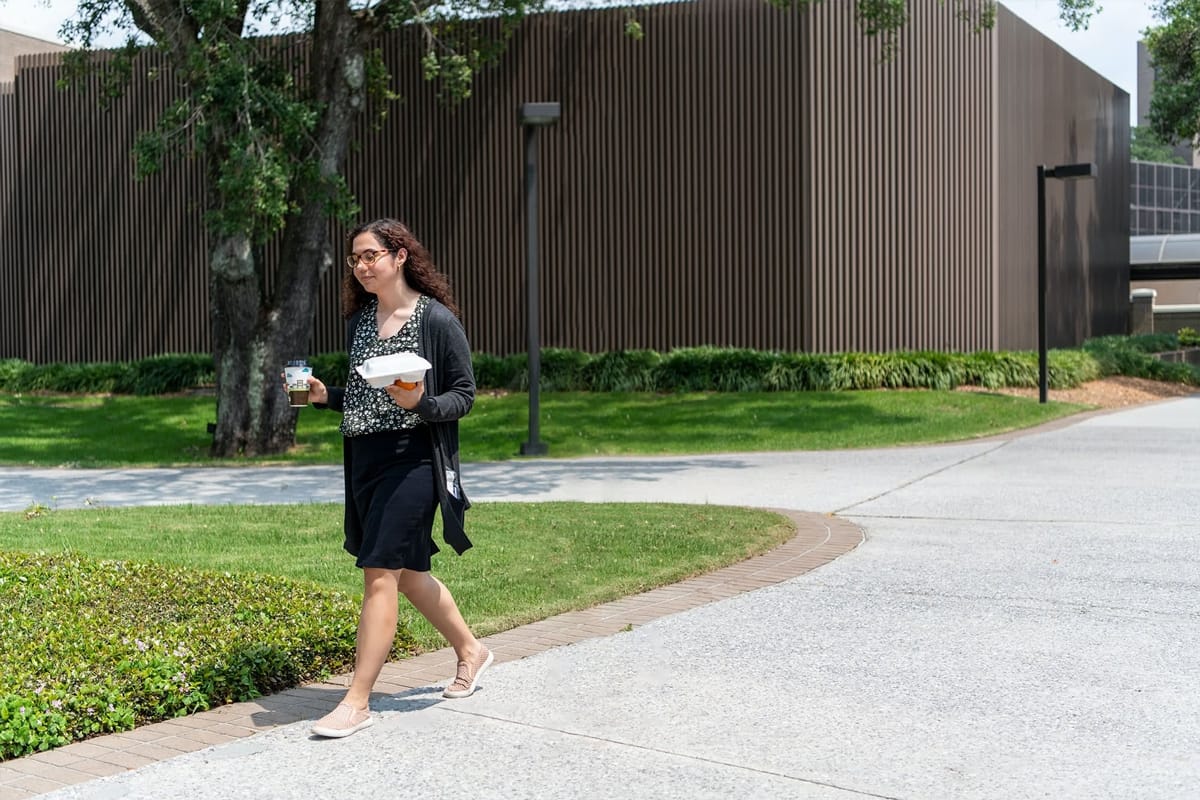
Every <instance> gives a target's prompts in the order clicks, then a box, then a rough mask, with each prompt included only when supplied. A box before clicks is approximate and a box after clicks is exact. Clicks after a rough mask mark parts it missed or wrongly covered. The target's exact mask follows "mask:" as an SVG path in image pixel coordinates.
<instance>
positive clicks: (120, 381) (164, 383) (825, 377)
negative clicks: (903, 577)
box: [0, 328, 1200, 394]
mask: <svg viewBox="0 0 1200 800" xmlns="http://www.w3.org/2000/svg"><path fill="white" fill-rule="evenodd" d="M1179 334H1180V335H1179V336H1178V337H1177V336H1175V335H1172V334H1151V335H1147V336H1105V337H1100V338H1097V339H1092V340H1089V341H1088V342H1086V343H1085V344H1084V346H1083V348H1082V349H1077V350H1052V351H1050V352H1049V354H1048V357H1049V365H1048V366H1049V379H1050V386H1051V387H1053V388H1055V389H1065V388H1070V387H1072V386H1078V385H1079V384H1080V383H1083V382H1085V381H1090V380H1095V379H1097V378H1101V377H1104V376H1107V375H1130V376H1133V377H1141V378H1150V379H1153V380H1162V381H1176V382H1186V383H1191V384H1193V385H1195V384H1197V380H1198V379H1197V375H1198V373H1197V369H1196V368H1195V367H1189V366H1188V365H1186V364H1169V363H1165V362H1163V361H1162V360H1160V359H1159V358H1157V357H1155V354H1157V353H1162V352H1167V351H1172V350H1176V349H1178V347H1179V346H1181V345H1183V344H1184V343H1185V342H1186V341H1193V340H1194V339H1200V337H1198V336H1197V334H1196V333H1195V332H1194V331H1190V330H1189V329H1187V328H1184V329H1182V330H1181V331H1180V332H1179ZM472 360H473V365H474V369H475V381H476V384H477V385H478V386H479V388H480V389H483V390H486V389H500V390H513V391H525V390H527V389H528V388H529V387H528V381H529V373H528V369H527V361H528V359H527V356H526V354H525V353H514V354H512V355H508V356H494V355H489V354H487V353H475V354H473V355H472ZM310 362H311V363H312V365H313V373H314V374H315V375H316V376H317V377H319V378H320V379H321V380H323V381H325V382H326V383H328V384H330V385H333V386H345V385H346V377H347V374H348V371H349V363H348V359H347V356H346V354H345V353H344V352H335V353H323V354H320V355H316V356H313V357H312V358H311V359H310ZM212 380H213V374H212V359H211V358H210V357H209V356H201V355H190V356H188V355H166V356H156V357H154V358H148V359H143V360H141V361H136V362H133V363H132V364H49V365H45V366H34V365H32V364H29V363H26V362H24V361H19V360H16V359H4V360H0V391H8V392H22V391H35V390H45V391H58V392H115V393H135V394H159V393H165V392H172V391H179V390H180V389H185V388H188V387H189V386H195V385H200V384H203V383H206V382H210V381H212ZM961 385H969V386H983V387H986V388H989V389H997V388H1002V387H1006V386H1023V387H1034V386H1037V385H1038V362H1037V353H1035V352H1030V351H1022V352H998V353H997V352H990V351H980V352H975V353H943V352H935V351H928V350H922V351H901V352H894V353H827V354H822V353H787V352H776V351H764V350H748V349H743V348H722V347H689V348H680V349H676V350H672V351H671V352H669V353H667V354H665V355H663V354H660V353H657V352H655V351H653V350H617V351H613V352H608V353H599V354H589V353H584V352H582V351H580V350H569V349H566V348H546V349H544V350H543V351H542V353H541V388H542V390H543V391H593V392H756V391H786V392H803V391H839V390H845V389H887V388H915V389H943V390H945V389H953V388H954V387H956V386H961Z"/></svg>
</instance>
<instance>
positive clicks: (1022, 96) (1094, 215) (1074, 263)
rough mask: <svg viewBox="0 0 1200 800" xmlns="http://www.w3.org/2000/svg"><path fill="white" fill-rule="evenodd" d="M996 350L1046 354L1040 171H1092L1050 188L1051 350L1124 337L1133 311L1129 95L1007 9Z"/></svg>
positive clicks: (1001, 79)
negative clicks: (1041, 339) (1086, 167)
mask: <svg viewBox="0 0 1200 800" xmlns="http://www.w3.org/2000/svg"><path fill="white" fill-rule="evenodd" d="M999 12H1000V13H999V16H998V19H997V26H996V27H997V32H998V35H999V37H1000V42H1001V47H1000V48H999V52H998V56H997V81H996V91H997V93H998V109H999V110H998V114H997V131H996V136H997V139H998V141H999V153H998V158H999V163H1000V164H1001V165H1002V166H1001V169H1000V172H999V176H1000V178H999V183H998V187H997V188H998V194H997V209H998V210H997V214H996V217H997V225H998V227H999V229H1000V230H1001V231H1003V232H1004V235H1003V236H1002V237H1001V239H1000V247H999V251H998V260H997V269H998V272H999V280H998V283H999V286H1000V298H999V314H998V317H999V325H998V329H999V339H998V341H997V347H999V348H1004V349H1010V348H1011V349H1032V348H1035V347H1037V165H1038V164H1046V165H1047V166H1053V165H1055V164H1069V163H1078V162H1088V161H1090V162H1092V163H1094V164H1096V167H1097V172H1098V177H1097V178H1096V179H1094V180H1087V181H1057V180H1048V181H1047V182H1046V221H1047V222H1046V234H1047V236H1046V242H1047V247H1046V265H1047V278H1048V280H1047V283H1048V289H1047V323H1048V324H1047V327H1048V341H1049V345H1050V346H1051V347H1065V346H1073V345H1075V344H1077V343H1079V342H1080V341H1082V340H1083V339H1084V338H1087V337H1091V336H1100V335H1105V334H1120V333H1125V332H1126V330H1127V328H1126V325H1127V319H1128V308H1129V169H1130V167H1129V139H1128V136H1127V135H1125V133H1124V131H1125V129H1127V127H1128V120H1129V95H1128V94H1126V93H1125V92H1123V91H1121V90H1120V89H1118V88H1117V87H1115V86H1113V85H1112V84H1111V83H1109V82H1108V81H1106V80H1104V79H1103V78H1102V77H1101V76H1099V75H1097V74H1096V73H1094V72H1092V71H1091V70H1090V69H1088V68H1087V67H1085V66H1084V65H1083V64H1081V63H1080V62H1078V61H1076V60H1075V59H1074V58H1073V57H1071V56H1070V55H1068V54H1067V53H1065V52H1064V51H1062V50H1061V49H1060V48H1058V47H1057V46H1055V45H1054V44H1053V43H1052V42H1050V41H1049V40H1047V39H1045V38H1044V37H1042V36H1041V34H1039V33H1038V32H1037V31H1036V30H1035V29H1034V28H1033V27H1032V26H1030V25H1028V24H1027V23H1025V22H1024V21H1022V20H1021V19H1019V18H1018V17H1017V16H1016V15H1014V14H1013V13H1012V12H1010V11H1008V10H1007V9H1005V8H1003V7H1000V9H999Z"/></svg>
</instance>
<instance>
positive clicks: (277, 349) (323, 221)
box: [211, 3, 365, 457]
mask: <svg viewBox="0 0 1200 800" xmlns="http://www.w3.org/2000/svg"><path fill="white" fill-rule="evenodd" d="M320 9H321V10H320V11H319V12H318V14H317V18H316V25H315V28H314V31H313V42H314V44H313V52H312V63H311V67H310V69H309V70H308V75H309V80H310V82H311V85H310V89H309V90H310V93H311V95H312V97H313V98H314V99H315V100H316V102H317V103H318V104H319V107H320V108H321V116H320V119H319V121H318V123H317V126H316V130H315V131H314V137H313V138H314V148H313V154H312V157H313V159H314V160H315V162H316V164H317V167H318V174H319V176H320V179H321V180H331V179H334V178H336V177H337V176H338V175H339V174H340V173H341V170H342V168H343V165H344V164H345V160H346V152H347V149H348V147H349V141H350V133H351V126H352V124H353V121H354V118H355V117H356V116H357V115H358V113H359V112H360V111H361V110H362V108H363V104H364V103H363V101H364V97H363V92H364V88H365V86H364V74H363V73H364V66H363V65H364V57H363V47H362V42H361V40H360V31H359V30H358V28H357V26H356V24H355V22H354V19H353V18H352V16H351V15H350V14H349V10H348V9H349V6H348V4H345V3H327V4H324V5H322V6H321V7H320ZM297 194H298V199H299V208H298V210H297V212H296V214H295V215H293V216H292V217H291V218H290V219H289V220H288V223H287V225H286V227H285V229H284V232H283V239H282V248H281V253H280V264H279V267H278V270H277V280H276V281H275V286H276V290H275V292H274V295H273V296H272V297H269V298H268V297H266V296H265V293H264V290H263V286H262V280H261V277H260V274H261V271H260V269H259V268H258V267H259V265H256V264H255V261H254V252H253V248H252V246H251V243H250V241H249V240H248V239H247V238H246V237H244V236H227V237H225V238H221V239H218V240H217V241H216V242H215V244H214V247H213V250H212V260H211V262H212V263H211V268H212V298H211V302H212V322H213V341H214V352H213V357H214V360H215V363H216V372H217V425H216V432H215V434H214V437H213V446H212V454H213V455H214V456H216V457H229V456H237V455H246V456H253V455H269V454H274V453H282V452H284V451H286V450H287V449H289V448H290V447H291V446H292V445H293V444H294V443H295V439H296V416H297V413H296V411H295V410H294V409H292V408H291V407H290V406H289V404H288V398H287V393H286V392H284V390H283V388H282V380H281V378H280V373H281V372H282V371H283V365H284V363H285V362H286V361H288V360H291V359H294V358H308V357H310V356H311V355H312V354H311V353H308V352H307V348H308V347H309V343H310V342H311V340H312V331H313V321H314V319H315V317H316V303H317V294H318V287H319V286H320V278H321V275H322V274H323V273H324V272H325V270H327V269H328V268H329V267H330V263H331V261H332V258H331V255H330V252H329V241H328V239H329V227H328V226H329V211H328V208H327V205H326V202H325V199H324V198H323V197H314V193H313V192H312V191H307V192H298V193H297ZM318 194H319V193H318ZM318 377H320V376H318Z"/></svg>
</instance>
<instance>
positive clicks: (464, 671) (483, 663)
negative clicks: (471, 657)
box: [442, 644, 495, 698]
mask: <svg viewBox="0 0 1200 800" xmlns="http://www.w3.org/2000/svg"><path fill="white" fill-rule="evenodd" d="M479 646H480V648H481V649H480V651H479V655H478V656H476V657H475V663H473V664H470V663H468V662H466V661H460V662H458V674H457V675H455V676H454V680H453V681H451V682H450V685H449V686H447V687H446V691H444V692H442V697H451V698H458V697H470V696H471V695H472V694H474V692H475V685H476V684H477V683H478V682H479V676H480V675H482V674H483V671H484V670H485V669H487V668H488V667H490V666H491V665H492V660H493V659H494V658H495V656H494V655H492V651H491V650H489V649H488V648H487V645H485V644H480V645H479Z"/></svg>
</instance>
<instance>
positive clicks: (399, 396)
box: [384, 381, 425, 411]
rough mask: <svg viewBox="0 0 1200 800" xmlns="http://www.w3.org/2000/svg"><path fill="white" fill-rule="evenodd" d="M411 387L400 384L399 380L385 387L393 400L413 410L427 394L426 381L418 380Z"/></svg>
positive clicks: (402, 406)
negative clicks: (407, 387)
mask: <svg viewBox="0 0 1200 800" xmlns="http://www.w3.org/2000/svg"><path fill="white" fill-rule="evenodd" d="M412 387H413V388H411V389H406V388H404V386H401V385H400V382H399V381H396V382H395V383H393V384H390V385H388V386H385V387H384V390H385V391H386V392H387V393H388V396H389V397H391V398H392V401H393V402H394V403H395V404H396V405H398V406H400V407H401V408H405V409H408V410H409V411H412V410H413V409H414V408H416V407H417V403H419V402H421V398H422V397H424V396H425V381H417V382H416V383H415V384H412Z"/></svg>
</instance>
